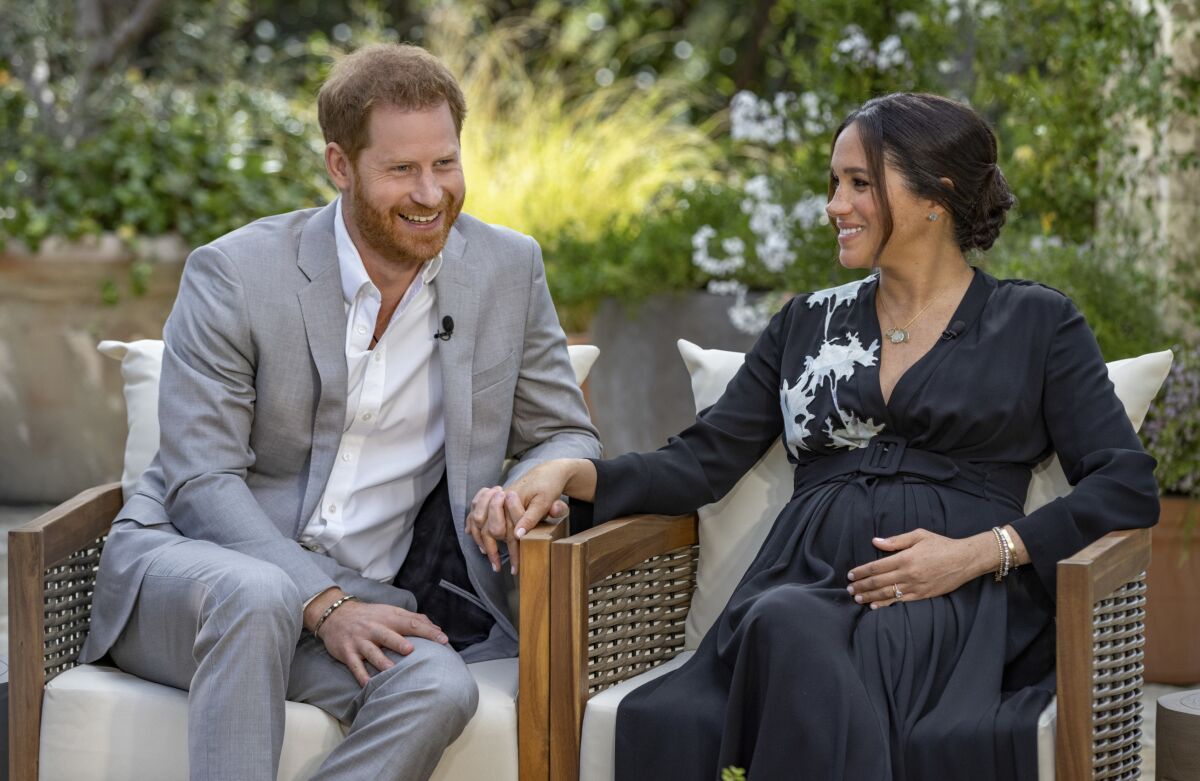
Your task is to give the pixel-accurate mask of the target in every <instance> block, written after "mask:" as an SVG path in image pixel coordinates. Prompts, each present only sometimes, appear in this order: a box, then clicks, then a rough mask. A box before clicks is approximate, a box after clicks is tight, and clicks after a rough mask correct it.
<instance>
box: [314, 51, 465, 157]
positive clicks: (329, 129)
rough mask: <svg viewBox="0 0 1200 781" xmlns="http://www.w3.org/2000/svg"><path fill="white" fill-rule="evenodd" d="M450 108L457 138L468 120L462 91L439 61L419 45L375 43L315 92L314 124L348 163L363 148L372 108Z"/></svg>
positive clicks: (342, 64) (341, 63)
mask: <svg viewBox="0 0 1200 781" xmlns="http://www.w3.org/2000/svg"><path fill="white" fill-rule="evenodd" d="M443 102H445V103H446V104H448V105H449V106H450V115H451V117H453V119H454V128H455V130H456V131H458V133H459V134H460V135H461V133H462V126H463V120H464V119H465V118H466V116H467V101H466V98H464V97H463V93H462V89H461V88H460V87H459V86H458V82H457V81H456V80H455V79H454V74H452V73H451V72H450V69H449V68H447V67H446V66H445V65H444V64H442V61H441V60H439V59H438V58H437V57H434V56H433V55H432V54H430V53H429V52H427V51H425V50H424V49H422V48H421V47H420V46H412V45H409V44H395V43H379V44H374V45H372V46H364V47H363V48H361V49H359V50H358V51H356V52H354V53H353V54H349V55H347V56H345V57H343V58H342V59H340V60H338V61H337V63H336V64H335V65H334V66H333V70H332V71H330V73H329V78H327V79H326V80H325V83H324V84H322V85H321V91H320V92H318V93H317V120H318V121H319V122H320V123H321V132H322V133H323V134H324V135H325V141H326V143H328V142H330V141H333V142H336V143H337V144H338V145H339V146H341V147H342V149H344V150H345V151H346V154H347V155H349V156H350V159H351V160H354V159H356V158H357V157H358V153H359V152H361V151H362V150H363V149H365V148H366V147H367V145H368V144H369V143H370V139H369V138H368V137H367V121H368V119H369V118H370V116H371V109H372V108H374V107H375V106H377V105H383V106H393V107H395V108H398V109H402V110H405V111H415V110H419V109H429V108H436V107H437V106H439V105H441V104H442V103H443Z"/></svg>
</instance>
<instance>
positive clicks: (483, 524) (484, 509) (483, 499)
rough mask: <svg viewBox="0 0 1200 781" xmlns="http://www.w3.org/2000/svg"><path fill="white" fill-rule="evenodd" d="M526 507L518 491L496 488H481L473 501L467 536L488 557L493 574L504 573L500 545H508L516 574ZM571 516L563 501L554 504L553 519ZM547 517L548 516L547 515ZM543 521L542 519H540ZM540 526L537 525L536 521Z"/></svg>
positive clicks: (519, 558)
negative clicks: (501, 566) (521, 520)
mask: <svg viewBox="0 0 1200 781" xmlns="http://www.w3.org/2000/svg"><path fill="white" fill-rule="evenodd" d="M525 512H526V509H525V505H524V504H523V503H522V502H521V498H520V496H519V495H518V494H517V493H516V492H515V491H505V490H504V489H503V488H502V487H500V486H498V485H496V486H492V487H490V488H486V487H485V488H480V489H479V491H478V492H477V493H476V494H475V498H474V499H472V500H471V510H470V511H469V512H468V513H467V523H466V526H467V534H470V535H471V539H473V540H475V544H476V545H478V546H479V552H480V553H482V554H484V555H485V556H487V557H488V560H489V561H491V563H492V571H493V572H499V571H500V546H499V543H500V542H501V541H503V542H504V543H505V544H506V545H507V546H508V561H509V564H510V565H511V566H512V574H514V575H516V574H517V570H518V569H519V565H520V562H521V554H520V544H519V543H520V537H521V534H523V533H524V532H522V533H521V534H518V533H517V528H518V527H517V522H518V521H519V520H520V519H521V517H522V516H523V515H525ZM566 514H567V505H566V503H565V502H563V501H562V500H561V499H559V498H557V497H556V498H555V499H554V501H553V502H551V503H550V508H549V517H550V518H562V517H564V516H565V515H566ZM543 517H546V516H543ZM538 521H541V518H538ZM535 523H536V522H535Z"/></svg>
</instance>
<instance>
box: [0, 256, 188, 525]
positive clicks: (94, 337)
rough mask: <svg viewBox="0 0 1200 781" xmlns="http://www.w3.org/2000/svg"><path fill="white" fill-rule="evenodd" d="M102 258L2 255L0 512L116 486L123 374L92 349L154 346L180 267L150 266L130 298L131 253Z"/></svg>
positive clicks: (122, 432) (120, 448) (122, 418)
mask: <svg viewBox="0 0 1200 781" xmlns="http://www.w3.org/2000/svg"><path fill="white" fill-rule="evenodd" d="M93 257H95V256H93ZM99 257H100V258H101V259H99V260H90V259H87V258H88V256H87V254H86V253H82V254H81V253H80V252H79V251H78V246H77V245H76V247H74V248H73V251H72V252H71V253H70V254H67V255H64V256H62V257H60V258H59V259H55V258H45V257H38V258H29V257H22V256H17V255H12V254H7V255H0V504H21V503H31V504H32V503H53V502H58V501H61V500H63V499H66V498H68V497H70V496H72V495H73V494H75V493H76V492H78V491H80V490H82V489H84V488H87V487H88V486H91V485H95V484H97V483H100V482H104V481H108V480H115V479H119V478H120V475H121V459H122V455H123V451H124V442H125V430H126V429H125V402H124V398H123V396H122V383H121V372H120V366H119V364H118V363H116V362H115V361H111V360H109V359H107V358H105V357H103V356H102V355H100V354H99V353H98V352H96V344H97V343H98V342H100V341H101V340H103V339H120V340H130V339H139V338H161V337H162V324H163V322H164V321H165V320H166V316H167V313H168V312H169V311H170V308H171V304H172V303H173V302H174V300H175V293H176V290H177V288H178V284H179V276H180V274H181V272H182V270H183V263H182V261H183V258H182V257H178V258H176V259H175V261H174V262H156V263H154V264H152V265H151V266H150V273H149V275H148V279H147V280H146V287H147V289H146V291H145V293H144V294H142V295H136V294H135V293H134V291H133V287H134V286H133V274H132V271H133V261H132V260H131V259H130V258H129V257H128V253H126V256H125V257H120V256H116V257H114V256H113V254H112V253H111V252H106V253H104V254H101V255H99ZM106 293H107V297H108V298H109V299H110V301H111V298H112V296H113V294H115V295H116V297H117V302H116V303H115V304H114V303H106V302H105V298H106Z"/></svg>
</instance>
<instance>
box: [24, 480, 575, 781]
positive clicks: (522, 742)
mask: <svg viewBox="0 0 1200 781" xmlns="http://www.w3.org/2000/svg"><path fill="white" fill-rule="evenodd" d="M121 504H122V500H121V486H120V485H119V484H117V483H112V484H109V485H103V486H99V487H96V488H92V489H89V490H87V491H84V492H83V493H81V494H79V495H78V496H76V497H75V498H74V499H71V500H69V501H67V502H65V503H63V504H62V505H60V506H58V507H56V508H55V509H53V510H51V511H50V512H48V513H46V514H45V515H43V516H41V517H40V518H37V519H35V520H33V521H31V522H30V523H28V524H27V525H25V526H24V527H22V528H20V529H16V530H14V531H12V532H10V533H9V563H8V571H9V576H8V577H9V580H8V582H9V617H10V618H9V621H10V623H9V627H10V629H9V631H10V654H11V658H10V683H9V687H10V691H9V699H10V703H11V704H10V712H9V715H10V717H9V777H10V778H13V779H21V781H33V780H34V779H38V778H39V777H42V778H45V776H39V764H40V758H41V756H40V755H41V732H42V710H43V708H42V705H43V690H44V688H45V685H46V684H47V683H49V682H50V681H52V680H53V679H54V678H55V677H57V676H58V675H60V674H62V673H65V672H67V671H68V670H70V669H71V668H73V667H76V666H77V659H78V655H79V651H80V648H81V647H82V645H83V641H84V639H85V638H86V636H87V632H88V622H89V618H90V612H91V599H92V588H93V584H94V581H95V574H96V567H97V565H98V563H99V561H100V553H101V551H102V550H103V547H104V540H105V536H106V535H107V533H108V528H109V525H110V523H111V522H112V520H113V518H114V517H115V516H116V514H117V512H118V511H119V510H120V508H121ZM564 527H565V524H560V525H557V526H556V525H553V524H542V525H541V526H539V527H537V528H536V529H533V530H531V531H530V532H529V534H528V535H526V537H525V539H524V541H523V542H522V545H521V586H522V587H521V589H520V606H521V611H520V620H519V624H520V626H519V630H520V635H521V641H520V642H521V655H520V660H519V663H517V666H518V670H517V678H518V684H517V688H518V690H519V692H520V697H519V698H518V700H517V703H516V705H515V707H516V709H517V714H516V717H517V725H518V726H517V730H518V734H515V735H511V740H512V741H513V743H514V750H515V751H516V752H517V756H518V766H519V777H520V778H521V779H522V780H523V781H545V779H547V778H548V777H549V706H550V688H549V662H548V660H549V654H548V649H549V643H550V627H549V623H548V618H549V609H548V604H549V595H550V581H549V579H550V543H551V542H552V541H553V540H556V539H558V538H561V537H563V536H564V534H565V528H564ZM500 661H501V662H502V663H503V662H507V661H508V660H500ZM482 664H484V665H489V664H495V663H494V662H484V663H482ZM472 667H474V665H472ZM146 686H157V685H156V684H149V683H146ZM162 688H164V689H165V688H166V687H162ZM170 691H171V692H174V690H170ZM482 702H483V701H482V699H481V711H482V709H483V705H482ZM510 705H511V703H510ZM147 707H154V706H153V705H148V706H147ZM302 707H305V708H311V707H312V706H302ZM501 715H502V716H503V714H501ZM479 718H480V714H478V713H477V714H476V719H479ZM509 718H510V719H511V716H510V717H509ZM472 723H474V720H473V722H472ZM96 726H97V727H102V726H104V725H96ZM501 729H503V727H501ZM509 729H510V732H511V728H509ZM471 734H472V733H471V725H470V724H469V725H468V727H467V730H466V731H465V732H464V733H463V735H462V736H460V738H459V740H458V741H456V742H455V744H454V745H452V746H451V747H450V749H448V750H447V752H446V756H443V759H442V765H439V769H438V771H437V772H435V775H434V778H435V779H436V778H462V777H463V776H462V775H461V774H460V773H456V772H455V770H454V767H453V761H454V760H453V757H451V755H452V754H453V753H454V752H455V750H456V747H457V749H458V752H459V753H460V754H461V753H462V752H465V751H469V750H470V741H471ZM337 738H338V736H336V735H335V736H334V739H335V740H336V739H337ZM501 738H502V739H505V738H504V736H501ZM492 739H493V740H494V739H495V735H494V734H493V736H492ZM79 740H80V742H81V743H83V742H88V743H90V744H91V745H92V749H90V750H92V751H93V752H95V751H99V752H100V753H101V754H102V753H103V752H104V751H107V750H113V751H116V750H119V747H106V746H105V745H103V737H100V738H93V737H92V736H87V735H80V736H79ZM464 741H466V743H467V745H460V744H462V743H464ZM97 743H99V744H100V745H99V748H98V749H97V748H96V744H97ZM183 745H184V746H186V739H185V740H184V741H183ZM286 750H287V749H286V746H285V752H286ZM93 755H94V753H93ZM448 759H449V760H450V762H448ZM285 764H286V762H285ZM447 764H450V765H451V767H450V768H449V769H447V768H446V765H447ZM496 764H498V765H499V764H503V763H502V762H497V763H496ZM493 770H494V771H495V772H493V773H492V774H491V775H492V777H496V778H504V777H506V776H508V775H509V774H508V773H506V772H504V771H503V769H502V768H500V767H494V768H493ZM145 771H146V772H147V773H150V775H147V776H144V777H156V778H161V777H164V776H163V775H160V774H158V773H157V772H156V771H153V770H150V769H145ZM104 772H105V771H104V770H102V769H99V768H98V769H97V770H96V773H97V774H98V776H102V774H103V773H104ZM186 775H187V773H186V761H185V762H184V763H183V777H185V778H186ZM282 775H283V773H282V772H281V776H282ZM74 777H75V778H79V777H80V776H74ZM102 777H104V776H102ZM107 777H111V776H107ZM468 777H475V776H474V774H471V775H470V776H468ZM512 781H515V779H512Z"/></svg>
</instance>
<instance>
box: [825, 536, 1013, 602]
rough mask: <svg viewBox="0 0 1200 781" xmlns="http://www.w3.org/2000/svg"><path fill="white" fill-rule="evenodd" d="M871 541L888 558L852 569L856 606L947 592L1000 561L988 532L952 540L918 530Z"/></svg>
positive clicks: (988, 569) (992, 538) (987, 570)
mask: <svg viewBox="0 0 1200 781" xmlns="http://www.w3.org/2000/svg"><path fill="white" fill-rule="evenodd" d="M871 543H872V544H873V545H874V546H875V547H876V548H879V549H880V550H883V551H889V552H892V555H891V556H885V557H883V558H881V559H878V560H876V561H872V562H869V563H867V564H863V565H861V566H858V567H855V568H854V569H852V570H851V571H850V573H849V574H848V575H847V579H848V580H849V581H850V585H849V586H848V587H847V591H849V592H850V593H851V594H853V595H854V601H855V602H858V603H859V604H861V605H869V606H870V607H871V608H872V609H875V608H880V607H887V606H888V605H893V604H895V603H896V602H912V601H914V600H918V599H929V598H930V597H937V596H941V595H942V594H949V593H950V592H951V591H953V590H954V589H956V588H958V587H959V586H961V585H962V584H964V583H966V582H967V581H969V580H972V579H974V578H977V577H979V576H980V575H983V574H984V573H986V572H991V571H992V570H994V569H995V568H996V563H997V559H998V553H997V550H996V543H995V541H994V537H993V536H992V533H991V532H984V533H983V534H977V535H975V536H973V537H967V538H966V539H953V538H950V537H943V536H942V535H940V534H935V533H933V532H931V531H929V530H927V529H916V530H914V531H911V532H907V533H905V534H898V535H896V536H895V537H888V538H886V539H884V538H881V537H876V538H874V539H873V540H871ZM897 588H899V589H900V592H901V596H900V597H899V598H897V597H896V589H897Z"/></svg>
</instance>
